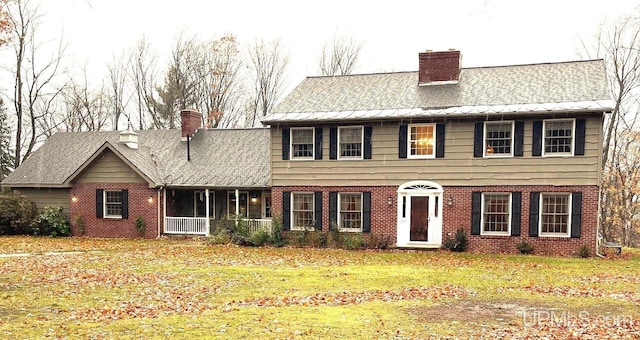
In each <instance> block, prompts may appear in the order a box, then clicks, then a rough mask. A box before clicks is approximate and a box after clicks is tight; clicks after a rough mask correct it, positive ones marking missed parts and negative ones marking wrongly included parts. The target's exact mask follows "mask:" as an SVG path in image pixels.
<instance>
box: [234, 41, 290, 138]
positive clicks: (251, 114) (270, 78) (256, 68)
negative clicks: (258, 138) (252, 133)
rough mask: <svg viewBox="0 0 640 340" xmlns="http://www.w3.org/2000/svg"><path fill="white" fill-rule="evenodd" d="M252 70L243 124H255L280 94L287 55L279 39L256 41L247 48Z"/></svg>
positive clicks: (270, 108) (249, 125) (268, 110)
mask: <svg viewBox="0 0 640 340" xmlns="http://www.w3.org/2000/svg"><path fill="white" fill-rule="evenodd" d="M249 56H250V59H251V66H252V68H251V71H252V72H253V94H252V95H251V101H250V102H249V104H248V117H247V119H246V122H245V126H247V127H251V126H256V125H257V124H258V123H259V120H260V117H263V116H265V115H266V114H267V113H269V112H271V111H272V110H273V108H274V107H275V105H276V104H277V103H278V101H279V100H280V97H281V96H282V91H283V90H284V86H285V81H286V77H285V72H286V70H287V66H288V65H289V55H288V54H286V53H285V52H284V51H283V47H282V45H281V44H280V41H279V40H274V41H271V42H265V41H256V42H255V44H254V45H253V46H252V47H251V48H250V50H249Z"/></svg>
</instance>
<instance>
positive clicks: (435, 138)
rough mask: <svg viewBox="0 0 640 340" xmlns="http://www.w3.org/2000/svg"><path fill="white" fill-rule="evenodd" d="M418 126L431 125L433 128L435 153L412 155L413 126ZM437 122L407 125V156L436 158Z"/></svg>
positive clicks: (411, 157) (409, 157) (410, 157)
mask: <svg viewBox="0 0 640 340" xmlns="http://www.w3.org/2000/svg"><path fill="white" fill-rule="evenodd" d="M417 126H431V127H432V128H433V153H432V154H431V155H412V154H411V128H412V127H417ZM437 138H438V136H437V129H436V124H433V123H428V124H409V126H408V127H407V158H408V159H431V158H436V140H437Z"/></svg>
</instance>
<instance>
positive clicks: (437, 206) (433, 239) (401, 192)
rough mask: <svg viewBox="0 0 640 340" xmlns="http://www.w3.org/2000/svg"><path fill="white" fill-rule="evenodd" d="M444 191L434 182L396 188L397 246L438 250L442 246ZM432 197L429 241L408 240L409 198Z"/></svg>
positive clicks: (410, 184)
mask: <svg viewBox="0 0 640 340" xmlns="http://www.w3.org/2000/svg"><path fill="white" fill-rule="evenodd" d="M443 193H444V189H443V188H442V186H441V185H440V184H438V183H436V182H432V181H424V180H416V181H409V182H405V183H403V184H401V185H400V186H399V187H398V200H397V204H398V206H397V208H398V209H397V211H398V216H397V246H398V247H409V248H440V247H441V246H442V207H443V202H442V201H443V199H442V198H443ZM412 196H421V197H425V196H426V197H433V198H434V199H433V200H431V202H433V208H431V209H430V212H429V218H430V222H429V228H430V230H432V232H430V237H429V240H428V241H426V242H421V241H411V240H410V225H411V197H412Z"/></svg>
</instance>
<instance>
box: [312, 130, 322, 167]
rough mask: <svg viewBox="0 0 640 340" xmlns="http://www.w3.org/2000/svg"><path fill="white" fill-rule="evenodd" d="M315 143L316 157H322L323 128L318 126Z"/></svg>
mask: <svg viewBox="0 0 640 340" xmlns="http://www.w3.org/2000/svg"><path fill="white" fill-rule="evenodd" d="M314 139H315V145H314V148H315V150H314V157H315V159H322V128H321V127H317V128H316V133H315V137H314Z"/></svg>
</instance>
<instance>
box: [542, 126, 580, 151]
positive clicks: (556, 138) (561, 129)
mask: <svg viewBox="0 0 640 340" xmlns="http://www.w3.org/2000/svg"><path fill="white" fill-rule="evenodd" d="M574 130H575V119H552V120H551V119H549V120H545V121H544V135H543V136H544V138H543V148H542V150H543V151H544V153H543V155H544V156H567V155H568V156H572V155H573V145H574V141H573V140H574V137H575V133H574Z"/></svg>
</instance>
